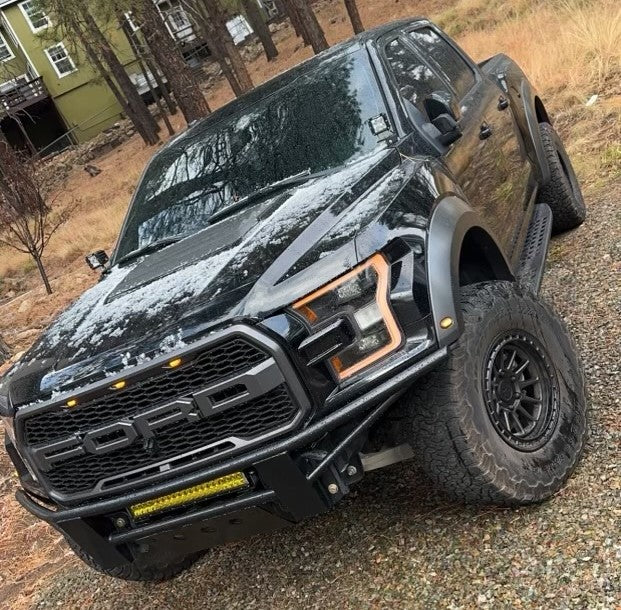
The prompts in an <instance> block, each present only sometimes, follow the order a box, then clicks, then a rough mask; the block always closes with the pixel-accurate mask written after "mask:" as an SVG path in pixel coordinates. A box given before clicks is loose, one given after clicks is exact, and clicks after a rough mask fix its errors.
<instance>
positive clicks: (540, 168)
mask: <svg viewBox="0 0 621 610" xmlns="http://www.w3.org/2000/svg"><path fill="white" fill-rule="evenodd" d="M520 95H521V98H522V102H523V104H524V116H525V117H526V125H527V127H528V134H529V136H530V140H531V142H532V145H533V148H534V151H535V156H536V158H537V163H536V168H535V170H536V172H537V182H538V183H539V185H540V186H542V185H544V184H547V183H548V182H550V167H549V166H548V160H547V159H546V153H545V149H544V148H543V141H542V140H541V133H540V131H539V116H538V114H539V113H538V112H537V102H536V98H535V94H534V93H533V90H532V87H531V85H530V83H529V82H528V81H527V80H526V79H523V80H522V84H521V85H520ZM539 103H540V104H541V102H539ZM541 108H542V111H543V113H544V117H542V118H544V119H547V118H548V117H547V113H546V112H545V108H543V104H541ZM548 120H549V119H548Z"/></svg>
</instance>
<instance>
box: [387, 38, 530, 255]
mask: <svg viewBox="0 0 621 610" xmlns="http://www.w3.org/2000/svg"><path fill="white" fill-rule="evenodd" d="M397 44H400V45H402V48H401V49H400V55H401V61H400V62H396V61H395V57H394V55H395V53H394V47H395V46H396V45H397ZM390 45H393V49H391V48H390ZM391 52H392V53H391ZM391 54H392V55H393V57H390V55H391ZM386 55H387V58H388V61H389V63H390V65H391V67H392V69H393V72H394V75H395V79H396V80H397V83H398V85H399V88H400V91H401V94H402V96H403V95H404V94H405V95H406V96H407V94H408V91H407V90H406V91H404V89H403V87H402V83H405V81H406V80H407V79H404V74H403V73H404V70H403V69H402V68H401V69H400V68H399V66H398V63H401V64H403V63H404V61H403V60H404V58H405V57H406V56H407V57H408V60H407V63H408V64H409V65H410V68H409V70H407V73H408V76H409V80H410V81H411V80H414V81H416V83H417V84H418V86H419V88H420V85H421V78H420V75H421V74H424V75H425V79H424V84H425V87H424V88H423V89H422V90H420V95H419V96H418V98H417V100H416V102H418V107H417V112H418V114H422V118H423V124H422V128H423V130H424V131H426V132H427V133H430V132H432V131H433V130H434V128H433V126H432V125H430V120H431V119H433V118H435V117H429V116H425V106H424V104H422V102H423V99H421V98H424V97H425V96H428V95H430V94H431V93H437V92H438V91H442V92H444V93H445V94H446V97H448V98H450V99H451V100H452V106H453V108H454V114H455V118H456V119H457V120H458V124H459V127H460V129H461V132H462V136H461V138H460V139H459V140H457V141H456V142H454V143H453V144H451V145H450V146H448V147H444V148H442V147H441V146H440V148H441V149H442V152H443V158H444V161H445V164H446V165H447V167H448V169H449V171H450V172H451V173H452V174H453V176H454V177H455V179H456V181H457V182H458V183H459V184H460V186H461V187H462V189H463V191H464V193H465V195H466V197H467V198H468V201H469V203H470V204H471V205H472V206H473V207H474V208H476V209H477V211H478V212H479V213H480V214H481V216H482V218H483V219H484V220H485V222H486V224H487V226H488V227H489V229H490V230H491V231H492V233H493V234H494V236H495V237H496V239H497V240H498V241H499V243H500V244H501V245H502V246H503V248H504V249H505V252H506V253H507V254H508V255H510V254H511V251H512V249H513V241H514V239H515V237H516V235H517V230H518V228H519V226H520V225H521V218H522V215H523V211H522V203H523V193H518V192H517V191H516V190H514V183H515V182H520V180H521V178H518V177H515V176H514V175H512V172H511V170H510V164H509V163H507V162H505V159H504V157H503V155H505V154H506V153H507V150H510V148H511V146H512V145H513V144H515V153H516V154H519V153H520V151H519V144H518V142H517V139H515V140H514V142H507V141H506V139H505V140H504V141H503V146H504V147H506V148H504V147H501V146H500V144H499V139H498V137H496V136H497V135H500V134H499V133H498V132H500V129H501V128H500V126H499V124H498V122H497V121H496V116H495V115H493V116H492V119H493V120H490V115H491V112H492V109H494V110H496V108H495V106H496V105H497V103H498V99H497V98H498V96H497V92H496V90H495V87H493V86H492V85H491V83H489V82H488V81H486V80H484V79H483V78H482V76H481V74H480V73H479V72H478V70H477V69H476V68H475V66H473V65H472V64H471V63H470V62H469V61H467V60H466V59H465V58H464V57H463V56H462V55H461V53H460V52H459V51H458V50H457V49H455V48H454V47H453V46H452V45H451V44H449V43H448V42H447V41H446V40H445V39H444V38H442V37H441V36H440V35H439V34H438V33H437V32H436V31H435V30H433V29H432V28H430V27H428V26H426V27H417V28H412V29H410V30H407V31H406V32H404V33H403V35H402V36H401V38H400V39H399V40H398V42H395V41H392V42H391V43H389V45H388V46H387V47H386ZM496 111H497V110H496ZM497 112H498V111H497ZM413 118H415V119H418V120H415V121H414V122H415V123H419V124H420V117H419V116H414V117H413ZM505 136H506V134H505ZM501 152H502V154H501ZM517 190H518V191H519V189H517Z"/></svg>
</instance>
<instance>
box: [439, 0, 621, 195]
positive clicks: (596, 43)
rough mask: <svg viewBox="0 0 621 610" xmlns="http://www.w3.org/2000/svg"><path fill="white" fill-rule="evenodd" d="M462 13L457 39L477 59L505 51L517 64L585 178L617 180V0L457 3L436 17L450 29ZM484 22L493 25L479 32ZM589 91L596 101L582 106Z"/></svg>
mask: <svg viewBox="0 0 621 610" xmlns="http://www.w3.org/2000/svg"><path fill="white" fill-rule="evenodd" d="M528 5H530V6H529V7H528ZM461 11H464V13H463V14H465V15H466V16H468V15H470V16H471V17H470V21H472V23H470V26H469V29H468V31H463V32H462V33H461V35H459V36H458V39H459V42H460V44H461V45H462V46H463V47H464V48H465V49H466V51H468V52H469V53H470V54H471V55H472V56H473V57H474V58H476V59H477V60H481V59H484V58H486V57H489V56H490V55H493V54H494V53H499V52H504V53H506V54H507V55H509V56H510V57H512V58H513V59H515V60H516V61H517V62H518V63H519V64H520V66H521V67H522V69H523V70H524V71H525V72H526V74H527V75H528V76H529V78H530V79H531V80H532V82H533V84H534V86H535V87H536V89H537V90H538V91H539V93H540V94H541V96H542V98H543V99H544V101H545V103H546V105H547V106H548V107H549V109H551V110H552V113H553V115H554V116H555V117H556V119H557V122H556V125H557V128H559V130H560V131H561V132H562V134H563V136H564V138H565V140H566V142H567V145H568V149H569V152H570V154H571V155H572V158H573V160H574V164H575V166H576V169H577V171H578V174H579V176H580V178H581V179H582V181H583V183H584V184H586V185H589V184H602V183H605V182H607V181H608V180H610V179H614V178H618V177H619V176H620V175H621V153H620V150H619V142H621V121H620V120H619V119H620V118H621V85H620V81H621V4H620V3H619V2H618V1H617V0H599V1H598V0H591V1H588V0H548V1H546V2H533V1H531V2H528V1H527V0H518V1H516V2H501V1H499V0H492V1H491V2H485V1H484V0H462V1H461V2H458V3H457V5H456V6H455V7H453V8H452V9H449V10H448V11H446V12H445V13H443V14H442V15H441V16H440V19H439V21H440V22H443V21H444V22H446V23H445V25H447V27H448V29H449V30H450V29H451V28H455V27H456V26H455V23H459V20H458V19H456V17H455V15H456V14H459V13H460V12H461ZM472 15H476V18H473V17H472ZM485 23H494V25H493V27H491V28H485V29H482V28H481V24H485ZM593 95H597V96H598V99H597V101H596V103H595V104H594V105H592V106H586V103H587V101H588V100H589V99H590V98H591V96H593Z"/></svg>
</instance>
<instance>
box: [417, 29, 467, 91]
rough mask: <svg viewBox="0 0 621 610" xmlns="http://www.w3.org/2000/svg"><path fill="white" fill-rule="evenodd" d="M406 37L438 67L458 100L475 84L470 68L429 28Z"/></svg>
mask: <svg viewBox="0 0 621 610" xmlns="http://www.w3.org/2000/svg"><path fill="white" fill-rule="evenodd" d="M408 36H410V38H411V39H412V40H414V42H415V43H416V44H417V45H418V47H419V48H420V49H421V50H422V51H423V53H424V54H425V57H429V58H430V59H431V61H433V62H434V63H435V64H436V65H437V66H438V68H439V69H440V71H441V72H442V73H443V75H444V76H445V77H446V80H447V81H448V82H449V83H450V84H451V86H452V87H453V89H455V91H456V93H457V95H458V97H459V98H460V99H461V98H463V97H464V96H465V95H466V93H468V91H470V89H472V87H473V86H474V82H475V80H474V72H473V71H472V68H471V67H470V66H469V65H468V64H467V63H466V61H465V60H464V58H463V57H462V56H461V55H460V54H459V53H458V52H457V51H456V50H455V49H453V47H452V46H451V45H450V44H449V43H448V42H446V41H445V40H444V39H443V38H441V37H440V36H438V34H436V33H435V32H434V31H433V30H431V29H429V28H421V29H419V30H414V31H412V32H408Z"/></svg>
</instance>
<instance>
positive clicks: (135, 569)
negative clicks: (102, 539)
mask: <svg viewBox="0 0 621 610" xmlns="http://www.w3.org/2000/svg"><path fill="white" fill-rule="evenodd" d="M65 540H66V541H67V543H68V544H69V546H70V547H71V550H72V551H73V552H74V553H75V554H76V555H77V556H78V557H79V558H80V559H81V560H82V561H83V562H84V563H85V564H86V565H87V566H89V567H90V568H92V569H93V570H96V571H97V572H101V573H102V574H106V575H108V576H112V577H113V578H119V579H120V580H131V581H143V582H161V581H164V580H170V579H171V578H174V577H175V576H177V575H178V574H181V572H183V571H184V570H187V569H188V568H189V567H190V566H192V565H193V564H194V563H196V562H197V561H198V560H199V559H200V558H201V557H202V556H203V555H204V554H205V552H204V551H201V552H198V553H193V554H191V555H187V556H185V557H182V558H180V559H178V560H176V561H173V562H170V563H168V564H166V565H155V564H153V565H149V566H144V565H137V564H135V563H128V564H126V565H124V566H119V567H116V568H103V567H102V566H100V565H99V564H98V563H97V562H96V561H95V560H94V559H93V558H92V557H91V556H90V555H89V554H88V553H87V552H86V551H84V549H82V548H81V547H80V546H78V545H77V544H76V543H75V542H73V540H71V539H69V538H65Z"/></svg>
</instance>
